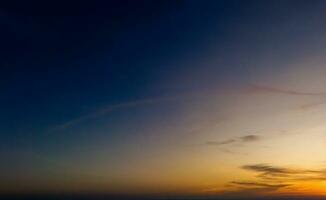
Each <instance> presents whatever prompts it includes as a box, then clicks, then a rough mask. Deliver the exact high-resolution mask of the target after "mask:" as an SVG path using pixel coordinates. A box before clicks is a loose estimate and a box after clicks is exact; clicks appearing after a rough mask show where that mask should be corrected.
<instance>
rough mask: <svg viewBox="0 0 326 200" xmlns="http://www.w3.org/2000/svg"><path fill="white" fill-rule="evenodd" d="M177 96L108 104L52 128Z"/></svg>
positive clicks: (72, 124)
mask: <svg viewBox="0 0 326 200" xmlns="http://www.w3.org/2000/svg"><path fill="white" fill-rule="evenodd" d="M177 98H179V96H174V97H158V98H149V99H141V100H138V101H130V102H124V103H119V104H114V105H109V106H106V107H104V108H102V109H99V110H97V111H95V112H93V113H90V114H86V115H83V116H80V117H77V118H75V119H72V120H70V121H67V122H65V123H62V124H60V125H57V126H55V128H54V129H65V128H69V127H71V126H74V125H76V124H79V123H82V122H84V121H87V120H92V119H96V118H99V117H102V116H104V115H106V114H109V113H111V112H113V111H117V110H120V109H127V108H132V107H137V106H143V105H150V104H155V103H159V102H163V101H169V100H175V99H177Z"/></svg>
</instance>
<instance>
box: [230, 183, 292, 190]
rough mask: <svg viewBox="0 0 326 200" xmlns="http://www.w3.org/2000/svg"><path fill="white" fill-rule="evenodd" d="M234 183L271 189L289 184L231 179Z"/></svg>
mask: <svg viewBox="0 0 326 200" xmlns="http://www.w3.org/2000/svg"><path fill="white" fill-rule="evenodd" d="M231 183H232V184H234V185H238V186H245V187H259V188H271V189H275V190H277V189H279V188H282V187H287V186H290V184H268V183H263V182H242V181H232V182H231Z"/></svg>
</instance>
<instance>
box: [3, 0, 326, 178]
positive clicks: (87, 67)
mask: <svg viewBox="0 0 326 200" xmlns="http://www.w3.org/2000/svg"><path fill="white" fill-rule="evenodd" d="M324 11H325V2H323V1H282V0H275V1H264V2H262V1H251V0H248V1H240V0H239V1H238V0H228V1H214V0H207V1H199V0H197V1H192V0H184V1H172V0H171V1H143V0H139V1H133V0H129V1H127V0H116V1H69V2H67V1H66V2H57V1H53V2H48V1H39V2H33V1H14V2H13V1H8V2H6V3H1V5H0V27H1V31H0V52H1V53H0V91H1V93H0V155H3V156H2V158H15V159H13V160H14V161H13V163H14V164H13V165H15V166H16V167H17V166H19V165H21V163H24V162H25V160H24V159H22V160H20V158H18V157H19V155H20V153H21V152H24V151H25V150H26V149H28V150H29V151H32V152H34V153H35V152H36V154H39V153H40V152H41V153H43V154H45V155H47V153H49V154H48V155H50V153H53V152H54V150H56V148H57V149H59V150H58V152H57V153H58V154H57V155H59V154H60V155H59V156H58V157H60V156H61V155H64V154H65V153H66V151H69V150H71V149H70V148H71V146H78V145H83V144H85V143H87V142H89V141H90V140H88V138H89V136H94V139H93V140H92V141H91V142H90V143H92V144H91V145H90V146H92V145H96V142H97V139H98V138H102V136H103V135H105V134H107V135H105V137H108V138H109V139H112V138H113V139H112V141H113V142H112V141H108V144H110V145H113V146H114V145H117V146H119V144H117V143H115V142H114V138H115V137H118V136H119V137H120V136H121V134H122V135H123V134H125V135H123V136H126V138H128V139H126V140H128V141H132V140H133V139H130V138H132V137H131V136H132V133H131V132H130V133H129V132H128V130H129V129H133V131H135V132H137V131H139V132H142V131H143V132H145V130H146V131H148V130H149V129H150V128H149V127H147V124H151V125H152V124H158V125H161V126H162V127H164V126H165V125H166V124H169V122H170V121H172V122H174V121H177V120H180V121H182V119H180V118H179V116H178V115H177V114H176V113H179V111H180V110H182V109H181V108H180V107H182V106H180V105H160V106H154V107H155V108H152V107H151V108H149V109H148V110H146V109H145V110H141V109H139V110H137V108H134V107H138V106H140V107H141V106H142V105H144V104H146V105H147V104H153V102H155V103H157V102H161V100H162V99H164V100H165V98H171V97H172V98H175V97H179V95H180V94H181V95H183V94H186V95H189V93H191V94H193V93H196V92H198V91H212V90H214V92H215V90H219V89H220V88H222V86H223V88H224V89H225V88H229V86H230V85H231V86H236V87H234V88H237V87H238V86H239V85H240V86H247V84H250V83H252V82H255V81H256V82H258V81H257V80H258V78H259V75H261V74H263V73H265V74H268V73H271V74H272V72H276V71H279V70H282V67H283V66H285V65H287V64H288V63H291V62H292V61H293V60H295V59H296V58H300V57H303V56H306V55H313V54H314V53H315V52H318V51H320V49H322V48H323V46H324V44H325V41H326V39H325V37H324V35H325V33H326V30H325V28H323V27H325V26H324V25H325V23H324V21H325V20H323V19H325V14H324ZM212 57H213V58H214V64H212V63H210V64H209V63H205V61H207V62H208V60H212ZM257 77H258V78H257ZM224 86H225V87H224ZM214 92H211V93H214ZM214 94H215V93H214ZM221 96H223V94H222V95H221ZM157 99H158V100H157ZM187 103H189V102H188V101H186V100H185V102H184V104H187ZM204 104H205V103H203V105H204ZM187 105H188V104H187ZM194 105H198V104H194ZM110 106H111V107H110ZM108 107H109V109H107V108H108ZM131 107H132V108H134V109H136V110H137V111H135V112H137V113H138V115H136V114H135V113H133V110H132V109H130V110H129V108H131ZM149 107H150V106H149ZM126 108H127V109H126ZM103 109H104V111H103ZM110 109H112V110H119V109H121V110H122V112H121V113H120V112H117V113H115V115H114V116H109V117H108V116H106V115H105V113H106V112H108V110H110ZM179 109H180V110H179ZM153 110H160V112H159V113H160V114H159V115H153V113H152V111H153ZM189 110H191V109H189ZM101 112H103V113H104V114H103V115H104V117H102V116H101V117H98V116H100V115H101ZM109 112H111V110H110V111H109ZM94 116H95V117H94ZM97 117H98V118H99V119H97ZM95 118H96V119H95ZM94 119H95V120H94ZM130 119H136V120H135V121H128V120H130ZM137 120H139V121H137ZM169 120H170V121H169ZM71 122H72V123H71ZM138 122H139V124H138ZM177 122H178V121H177ZM177 122H176V124H177ZM67 124H68V125H69V127H68V128H63V129H62V128H60V127H62V125H64V126H65V127H66V126H67ZM70 124H73V126H71V127H70ZM107 124H110V125H111V126H108V125H107ZM172 126H173V125H172ZM58 127H59V128H58ZM108 127H109V128H108ZM134 129H135V130H134ZM153 129H154V128H153ZM157 129H160V128H157ZM119 134H120V135H119ZM170 134H172V135H173V134H176V135H177V134H178V133H174V132H172V133H170ZM109 139H108V140H109ZM99 140H100V139H99ZM131 143H132V142H131ZM85 146H87V145H85ZM108 146H109V145H108ZM122 146H123V145H122ZM60 148H62V149H60ZM86 149H87V148H86ZM86 151H87V150H86ZM53 154H54V156H53V155H52V154H51V155H52V156H53V157H56V156H55V155H56V154H55V152H54V153H53ZM113 156H114V155H113ZM49 157H50V156H49ZM26 159H27V160H29V157H28V155H27V156H26ZM36 160H37V159H36ZM0 162H1V159H0ZM10 165H11V164H9V165H7V166H9V167H7V168H6V167H3V168H4V169H1V167H0V170H2V171H0V174H1V172H7V171H8V170H9V171H10V170H11V169H8V168H10V167H11V166H10ZM32 165H36V166H37V163H32ZM36 170H37V167H36ZM10 172H11V173H12V174H15V167H13V169H12V171H10ZM4 174H5V173H4ZM9 179H10V178H9Z"/></svg>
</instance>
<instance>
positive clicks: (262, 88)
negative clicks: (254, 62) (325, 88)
mask: <svg viewBox="0 0 326 200" xmlns="http://www.w3.org/2000/svg"><path fill="white" fill-rule="evenodd" d="M245 91H247V92H249V93H274V94H284V95H299V96H326V92H305V91H299V90H292V89H286V88H277V87H273V86H266V85H256V84H252V85H249V86H248V87H247V88H246V90H245Z"/></svg>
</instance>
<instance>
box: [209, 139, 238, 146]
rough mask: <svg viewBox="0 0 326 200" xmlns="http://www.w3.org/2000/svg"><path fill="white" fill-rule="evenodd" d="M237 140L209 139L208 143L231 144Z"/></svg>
mask: <svg viewBox="0 0 326 200" xmlns="http://www.w3.org/2000/svg"><path fill="white" fill-rule="evenodd" d="M236 141H237V140H235V139H229V140H224V141H220V142H219V141H207V142H206V144H207V145H217V146H218V145H225V144H231V143H234V142H236Z"/></svg>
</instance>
